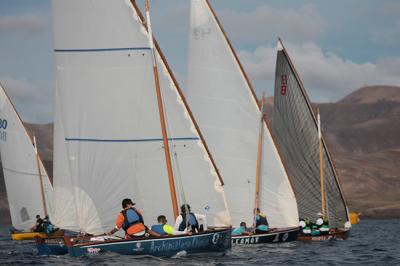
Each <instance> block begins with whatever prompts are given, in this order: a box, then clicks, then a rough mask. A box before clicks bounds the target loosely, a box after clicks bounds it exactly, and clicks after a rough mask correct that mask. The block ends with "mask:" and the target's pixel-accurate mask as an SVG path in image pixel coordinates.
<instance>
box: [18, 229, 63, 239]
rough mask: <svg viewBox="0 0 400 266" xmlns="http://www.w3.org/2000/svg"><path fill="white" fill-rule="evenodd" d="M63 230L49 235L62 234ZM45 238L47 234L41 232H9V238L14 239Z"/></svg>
mask: <svg viewBox="0 0 400 266" xmlns="http://www.w3.org/2000/svg"><path fill="white" fill-rule="evenodd" d="M63 235H64V231H62V230H59V231H56V232H54V233H52V234H51V235H50V236H63ZM37 237H39V238H46V237H49V235H47V234H45V233H43V232H12V233H11V239H12V240H15V241H23V240H34V239H35V238H37Z"/></svg>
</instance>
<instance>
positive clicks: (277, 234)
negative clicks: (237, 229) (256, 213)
mask: <svg viewBox="0 0 400 266" xmlns="http://www.w3.org/2000/svg"><path fill="white" fill-rule="evenodd" d="M298 235H299V228H298V227H291V228H280V229H275V230H270V232H268V233H266V234H253V235H249V236H244V235H241V236H232V244H235V245H254V244H265V243H283V242H291V241H296V240H297V237H298Z"/></svg>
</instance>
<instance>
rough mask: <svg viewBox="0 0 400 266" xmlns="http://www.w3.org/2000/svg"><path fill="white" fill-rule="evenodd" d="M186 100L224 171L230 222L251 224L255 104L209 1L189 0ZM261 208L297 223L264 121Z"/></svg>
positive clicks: (273, 219) (271, 217) (278, 223)
mask: <svg viewBox="0 0 400 266" xmlns="http://www.w3.org/2000/svg"><path fill="white" fill-rule="evenodd" d="M190 17H191V20H190V33H189V35H190V37H189V38H190V39H189V47H190V48H189V66H188V67H189V70H188V71H189V75H188V93H187V95H188V100H189V103H190V105H191V107H192V109H193V111H194V112H195V115H196V118H197V121H198V122H199V126H200V128H201V130H202V132H203V134H204V136H205V139H206V141H207V143H208V145H209V147H210V151H211V153H212V154H213V156H214V158H215V160H216V164H217V165H218V168H219V170H220V172H221V174H222V175H223V176H224V180H225V187H224V188H225V193H226V197H227V201H228V204H229V206H230V212H231V217H232V222H233V223H234V225H236V226H237V225H238V224H239V223H240V222H242V221H244V222H246V223H247V224H249V225H251V224H253V208H254V197H255V186H256V163H257V146H258V139H259V137H258V135H259V128H260V115H261V113H260V107H259V103H258V102H257V97H256V96H255V93H254V91H253V89H252V86H251V84H250V81H249V80H248V78H247V76H246V74H245V73H244V70H243V68H242V66H241V65H240V62H239V60H238V58H237V56H236V54H235V52H234V50H233V48H232V46H231V45H230V42H229V40H228V39H227V37H226V35H225V32H224V31H223V29H222V27H221V24H220V23H219V21H218V19H217V17H216V15H215V13H214V11H213V10H212V8H211V6H210V4H209V2H208V1H205V0H192V1H191V15H190ZM262 150H263V154H262V158H263V160H262V173H261V177H260V181H261V182H260V183H261V184H260V208H261V210H262V211H264V212H266V214H267V216H268V221H269V223H270V225H271V226H272V227H288V226H297V224H298V214H297V205H296V199H295V196H294V193H293V190H292V188H291V185H290V182H289V179H288V176H287V174H286V171H285V168H284V165H283V163H282V161H281V159H280V156H279V153H278V150H277V148H276V146H275V144H274V140H273V139H272V136H271V134H270V131H269V129H268V127H267V125H266V126H265V127H264V145H263V149H262Z"/></svg>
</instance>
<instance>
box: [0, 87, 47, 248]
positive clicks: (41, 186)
mask: <svg viewBox="0 0 400 266" xmlns="http://www.w3.org/2000/svg"><path fill="white" fill-rule="evenodd" d="M0 153H1V161H2V166H3V173H4V180H5V184H6V190H7V198H8V204H9V206H10V214H11V222H12V225H13V227H14V228H16V229H18V230H14V229H13V230H11V237H12V239H13V240H32V239H34V237H37V236H39V237H46V236H47V235H46V234H45V233H41V232H30V228H31V227H32V226H33V225H34V224H35V223H36V218H35V217H36V215H40V216H41V217H44V216H46V215H50V216H51V213H52V201H51V200H52V195H53V188H52V185H51V183H50V179H49V175H48V174H47V172H46V169H45V168H44V166H43V163H42V161H41V159H40V156H39V154H38V152H37V145H36V138H35V137H34V138H33V140H32V139H31V137H30V135H29V134H28V132H27V130H26V128H25V126H24V124H23V122H22V121H21V118H20V117H19V115H18V113H17V111H16V110H15V108H14V106H13V104H12V103H11V100H10V98H9V97H8V95H7V93H6V92H5V90H4V88H3V87H2V85H1V84H0Z"/></svg>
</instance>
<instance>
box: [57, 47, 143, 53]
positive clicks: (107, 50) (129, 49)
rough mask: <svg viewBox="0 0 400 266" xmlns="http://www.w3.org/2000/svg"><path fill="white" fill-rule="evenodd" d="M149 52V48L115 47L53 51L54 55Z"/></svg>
mask: <svg viewBox="0 0 400 266" xmlns="http://www.w3.org/2000/svg"><path fill="white" fill-rule="evenodd" d="M137 50H140V51H150V47H116V48H87V49H84V48H83V49H54V52H56V53H85V52H115V51H137Z"/></svg>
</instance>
